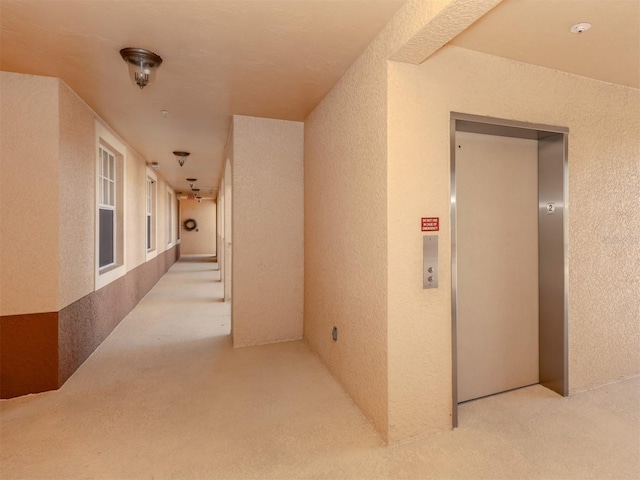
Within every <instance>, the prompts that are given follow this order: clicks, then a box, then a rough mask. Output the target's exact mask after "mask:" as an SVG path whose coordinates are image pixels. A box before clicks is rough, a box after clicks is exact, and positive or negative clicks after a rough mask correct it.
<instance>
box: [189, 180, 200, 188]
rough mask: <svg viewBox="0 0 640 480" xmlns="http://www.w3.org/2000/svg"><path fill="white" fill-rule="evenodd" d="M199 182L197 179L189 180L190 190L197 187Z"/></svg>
mask: <svg viewBox="0 0 640 480" xmlns="http://www.w3.org/2000/svg"><path fill="white" fill-rule="evenodd" d="M197 181H198V179H197V178H187V182H189V188H193V187H195V185H196V182H197Z"/></svg>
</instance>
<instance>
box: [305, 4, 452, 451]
mask: <svg viewBox="0 0 640 480" xmlns="http://www.w3.org/2000/svg"><path fill="white" fill-rule="evenodd" d="M449 3H451V2H450V1H449V0H441V1H415V0H413V1H409V2H407V4H406V5H405V6H404V7H403V8H402V9H401V10H400V11H399V12H398V14H397V15H396V16H395V17H394V19H393V20H392V21H391V23H390V24H389V25H387V26H386V27H385V29H384V30H383V31H382V32H381V33H380V35H379V36H378V37H377V38H376V39H375V40H374V42H373V43H372V44H371V45H370V46H369V47H368V48H367V49H366V50H365V52H364V53H363V54H362V55H361V56H360V58H359V59H358V60H357V61H356V62H355V63H354V64H353V65H352V66H351V67H350V68H349V70H348V71H347V73H346V74H345V75H344V76H343V78H342V79H341V80H340V81H339V82H338V83H337V84H336V85H335V86H334V87H333V89H332V90H331V91H330V92H329V94H328V95H327V96H326V97H325V98H324V99H323V100H322V102H321V103H320V104H319V105H318V107H316V109H315V110H314V111H313V112H312V113H311V114H310V115H309V117H308V118H307V119H306V121H305V171H304V176H305V199H304V202H305V325H304V336H305V339H306V340H307V341H308V342H309V344H310V346H311V347H312V348H313V349H314V350H315V351H316V352H317V353H318V354H319V355H320V357H321V358H322V360H323V361H324V362H325V363H326V364H327V366H328V367H329V370H330V371H331V372H332V373H333V374H334V375H335V376H336V377H337V378H338V380H339V381H340V382H341V383H342V384H343V385H344V387H345V388H346V390H347V392H348V393H349V395H351V397H352V398H353V399H354V401H355V402H356V403H357V404H358V406H359V407H360V409H361V410H362V411H363V412H364V414H365V415H366V416H367V418H369V420H370V421H371V422H372V423H373V424H374V426H375V427H376V429H377V431H378V432H379V433H380V435H381V436H382V437H383V438H385V439H387V438H388V435H387V433H388V425H387V424H388V422H387V409H388V397H387V244H386V238H387V198H386V191H387V179H386V175H387V174H386V170H387V67H386V59H387V58H389V57H390V56H391V55H393V54H394V53H395V52H396V51H397V50H398V49H399V48H400V47H401V46H402V45H404V44H405V43H406V42H407V41H408V40H409V39H410V38H411V37H412V36H413V35H414V34H416V33H417V32H418V31H419V30H420V29H421V28H422V27H423V26H424V25H425V24H426V23H427V22H428V21H429V20H430V19H431V18H433V17H434V16H435V15H436V14H437V13H438V12H440V11H441V10H442V8H444V6H446V5H447V4H449ZM334 325H335V326H337V327H338V337H339V338H338V342H337V343H334V342H333V340H332V337H331V329H332V327H333V326H334Z"/></svg>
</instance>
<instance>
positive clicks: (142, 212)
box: [125, 147, 147, 270]
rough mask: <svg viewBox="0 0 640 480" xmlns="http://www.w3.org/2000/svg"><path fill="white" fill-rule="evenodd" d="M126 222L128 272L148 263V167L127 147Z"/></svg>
mask: <svg viewBox="0 0 640 480" xmlns="http://www.w3.org/2000/svg"><path fill="white" fill-rule="evenodd" d="M125 169H126V174H125V175H126V178H125V180H126V190H125V195H126V198H125V222H126V224H127V238H126V242H127V249H126V265H127V270H133V269H134V268H136V267H137V266H139V265H142V264H143V263H144V262H145V261H146V251H147V249H146V238H147V237H146V235H147V233H146V232H147V230H146V195H147V190H146V189H147V183H146V182H147V167H146V165H145V162H144V160H143V159H142V157H140V155H138V154H137V153H136V152H135V150H133V149H132V148H130V147H127V158H126V163H125Z"/></svg>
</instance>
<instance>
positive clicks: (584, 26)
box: [570, 22, 591, 33]
mask: <svg viewBox="0 0 640 480" xmlns="http://www.w3.org/2000/svg"><path fill="white" fill-rule="evenodd" d="M590 28H591V24H590V23H589V22H582V23H576V24H575V25H574V26H573V27H571V30H570V31H571V33H584V32H586V31H587V30H589V29H590Z"/></svg>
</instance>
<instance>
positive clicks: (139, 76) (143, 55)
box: [120, 48, 162, 89]
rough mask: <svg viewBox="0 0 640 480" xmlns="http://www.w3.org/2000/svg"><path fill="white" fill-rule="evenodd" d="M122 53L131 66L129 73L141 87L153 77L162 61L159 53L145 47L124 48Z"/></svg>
mask: <svg viewBox="0 0 640 480" xmlns="http://www.w3.org/2000/svg"><path fill="white" fill-rule="evenodd" d="M120 55H121V56H122V59H123V60H124V61H125V62H127V65H128V66H129V74H130V75H131V77H132V78H133V81H134V82H135V83H136V85H138V86H139V87H140V88H141V89H142V88H144V87H145V86H146V85H147V84H148V83H149V82H150V81H151V80H152V79H153V73H154V72H155V69H156V68H158V67H159V66H160V64H161V63H162V58H160V56H159V55H156V54H155V53H153V52H152V51H151V50H146V49H144V48H123V49H122V50H120Z"/></svg>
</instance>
